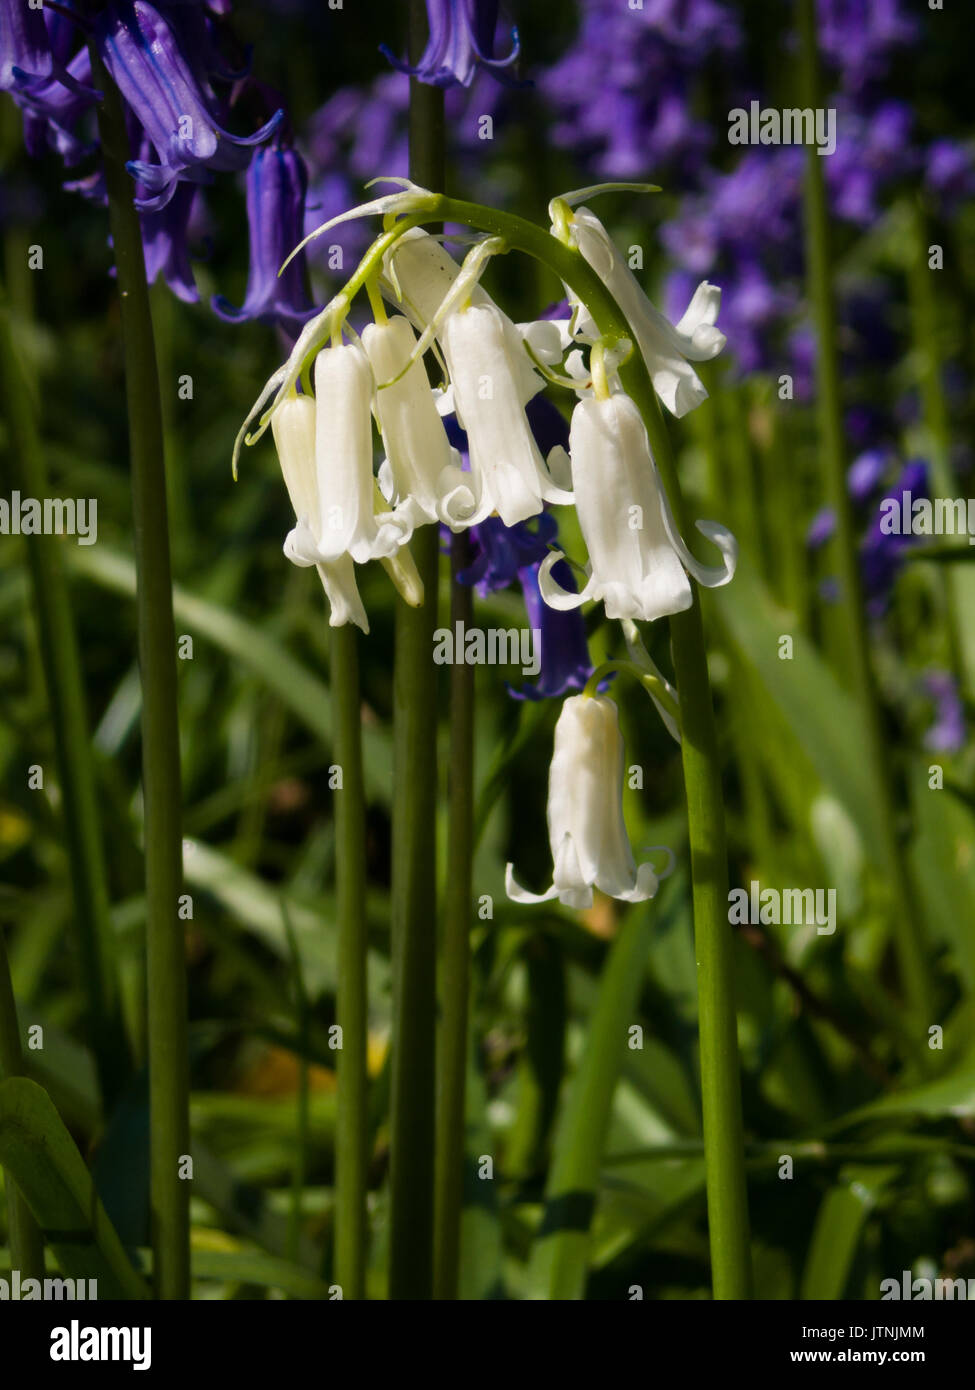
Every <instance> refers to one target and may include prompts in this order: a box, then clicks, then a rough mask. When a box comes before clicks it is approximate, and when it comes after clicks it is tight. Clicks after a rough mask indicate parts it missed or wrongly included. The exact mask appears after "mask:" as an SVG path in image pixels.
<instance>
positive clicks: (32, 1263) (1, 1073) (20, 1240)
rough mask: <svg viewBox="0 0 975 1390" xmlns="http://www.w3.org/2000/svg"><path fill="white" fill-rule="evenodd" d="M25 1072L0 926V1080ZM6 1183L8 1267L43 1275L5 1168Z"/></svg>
mask: <svg viewBox="0 0 975 1390" xmlns="http://www.w3.org/2000/svg"><path fill="white" fill-rule="evenodd" d="M25 1075H26V1071H25V1068H24V1053H23V1048H22V1047H21V1045H20V1029H19V1027H18V1024H17V1001H16V999H15V998H14V988H13V983H12V982H11V979H10V963H9V961H8V960H7V942H6V940H5V938H4V935H3V931H2V929H0V1081H5V1080H6V1079H7V1077H9V1076H25ZM6 1185H7V1216H8V1221H9V1228H10V1229H9V1245H10V1268H11V1269H19V1270H20V1274H21V1278H22V1279H43V1278H44V1242H43V1240H42V1239H41V1233H40V1230H39V1229H38V1225H37V1222H36V1221H35V1220H34V1217H33V1216H32V1215H31V1210H30V1207H29V1206H28V1205H27V1203H26V1201H25V1200H24V1198H23V1196H22V1194H21V1191H20V1188H19V1187H18V1186H17V1184H16V1183H15V1182H14V1180H13V1178H12V1176H11V1175H10V1173H9V1172H8V1173H7V1183H6Z"/></svg>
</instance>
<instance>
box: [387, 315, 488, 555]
mask: <svg viewBox="0 0 975 1390" xmlns="http://www.w3.org/2000/svg"><path fill="white" fill-rule="evenodd" d="M362 346H363V347H364V348H365V350H366V356H367V357H368V358H369V363H370V365H371V367H372V370H373V373H374V375H375V378H376V381H377V383H378V384H379V387H380V389H379V390H378V391H377V393H376V413H377V415H378V417H379V428H380V432H381V434H382V438H383V444H384V445H385V448H386V460H385V464H384V465H383V467H382V468H380V475H379V477H380V484H381V485H384V490H385V493H386V496H387V497H388V499H389V501H390V502H392V503H393V504H395V506H396V510H397V515H398V516H403V517H405V518H407V519H408V520H409V522H410V524H411V527H412V526H422V525H423V524H424V523H425V522H432V521H441V522H443V523H444V524H445V525H447V526H450V527H451V528H452V529H454V530H457V529H460V528H462V527H464V526H466V525H468V524H469V518H470V517H471V516H472V515H473V514H474V511H475V509H476V508H475V496H474V493H473V491H472V489H471V478H470V475H469V474H465V473H464V472H463V471H462V469H461V466H460V455H459V454H458V452H457V450H456V449H453V448H451V445H450V441H449V440H448V438H447V432H446V430H445V429H444V426H443V421H442V420H441V418H440V414H439V412H438V410H437V404H436V400H435V398H434V395H433V392H432V391H431V390H430V383H429V381H428V380H427V374H426V370H425V369H424V366H423V362H422V360H420V359H416V360H414V361H413V362H412V363H410V358H411V356H412V355H413V352H414V349H415V348H416V334H415V333H414V332H413V329H412V328H411V327H410V325H409V323H408V322H407V320H406V319H405V318H403V316H402V315H400V314H397V315H396V316H395V318H392V319H389V320H388V321H387V322H385V323H370V324H367V325H366V327H365V328H364V329H363V330H362ZM407 363H410V365H409V366H407ZM404 368H405V370H404ZM384 383H389V384H388V385H384Z"/></svg>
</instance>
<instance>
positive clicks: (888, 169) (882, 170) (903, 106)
mask: <svg viewBox="0 0 975 1390" xmlns="http://www.w3.org/2000/svg"><path fill="white" fill-rule="evenodd" d="M913 123H914V113H913V111H912V110H911V108H910V107H909V106H908V105H907V103H906V102H903V101H894V100H889V101H883V102H881V103H880V104H879V105H878V106H877V107H876V108H875V109H874V110H872V111H869V112H863V111H858V110H856V109H855V108H854V107H853V106H852V105H851V104H850V103H849V102H847V103H841V102H840V103H837V127H836V129H837V136H836V150H835V151H834V153H833V156H832V158H830V159H827V160H825V161H824V162H825V165H826V170H825V173H826V183H827V187H828V189H829V194H830V201H831V203H832V206H833V209H834V211H835V212H836V213H837V215H838V216H839V217H842V218H843V219H844V221H847V222H853V223H855V224H856V225H857V226H862V227H865V226H868V225H869V224H870V223H871V222H873V221H874V220H875V219H876V216H877V204H878V200H879V197H880V195H881V193H882V192H883V191H884V190H885V189H886V188H887V187H888V185H889V184H891V183H892V182H893V181H894V180H895V179H899V178H903V177H905V176H907V175H908V174H912V173H914V171H915V168H916V164H917V160H916V156H915V154H914V152H913V151H912V150H911V145H910V141H911V131H912V126H913Z"/></svg>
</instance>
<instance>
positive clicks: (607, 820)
mask: <svg viewBox="0 0 975 1390" xmlns="http://www.w3.org/2000/svg"><path fill="white" fill-rule="evenodd" d="M623 774H624V747H623V735H622V733H621V732H620V722H619V711H618V710H617V707H616V702H615V700H611V699H609V698H607V697H606V696H604V695H594V696H592V697H589V696H586V695H571V696H569V698H568V699H567V700H566V701H565V702H564V703H563V705H562V710H561V713H560V714H559V719H558V723H557V724H556V726H555V747H554V750H553V753H552V765H551V768H550V770H549V779H548V835H549V842H550V844H551V847H552V859H553V864H554V870H553V874H552V886H551V888H549V889H548V891H547V892H545V893H529V892H528V891H527V890H526V889H524V888H521V887H520V886H519V885H518V884H517V883H516V882H515V878H514V866H513V865H511V864H509V865H508V866H507V869H506V871H505V889H506V891H507V894H508V897H509V898H512V899H513V900H514V901H515V902H519V903H543V902H548V901H549V900H550V899H551V898H558V900H559V902H561V903H563V904H564V905H565V906H566V907H575V908H584V907H591V906H592V890H593V888H594V887H596V888H599V889H600V890H601V891H602V892H603V893H607V894H608V895H609V896H610V897H611V898H622V899H623V900H624V901H626V902H643V901H644V900H645V899H646V898H652V897H653V896H654V894H655V893H656V891H657V887H658V884H659V882H660V880H661V879H662V878H666V877H667V875H668V874H669V873H670V872H671V870H672V868H673V855H672V854H671V852H670V850H669V849H668V850H665V851H664V852H665V853H666V855H667V863H666V865H665V867H664V869H663V870H662V872H659V873H658V872H657V871H656V870H655V869H654V867H653V865H652V864H650V863H645V864H641V865H640V866H639V868H638V867H637V865H636V862H635V860H634V858H633V852H632V850H631V849H630V841H629V838H628V836H627V833H626V824H625V822H624V820H623ZM654 848H662V847H661V846H655V847H654Z"/></svg>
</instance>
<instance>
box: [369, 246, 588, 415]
mask: <svg viewBox="0 0 975 1390" xmlns="http://www.w3.org/2000/svg"><path fill="white" fill-rule="evenodd" d="M480 268H481V267H480V266H479V267H478V268H477V270H476V271H475V274H474V276H472V277H471V278H470V294H469V299H470V303H471V304H473V305H477V306H478V307H490V308H492V309H494V311H495V312H496V313H497V315H498V317H499V319H500V322H501V326H502V330H503V335H504V341H505V346H506V348H507V352H508V359H509V362H510V364H511V368H512V371H513V373H514V375H515V379H516V382H517V388H518V399H519V402H520V404H521V405H527V403H528V402H529V401H530V400H531V399H532V397H533V396H536V395H537V394H538V392H539V391H541V390H542V388H543V387H544V385H545V381H544V378H543V377H541V376H540V375H539V373H538V372H537V371H536V370H535V368H534V367H533V366H532V364H531V359H530V358H529V356H528V353H527V351H526V350H525V344H526V342H527V343H528V344H529V345H530V347H531V349H532V351H533V352H534V353H535V355H536V357H538V358H539V360H540V361H542V362H546V363H548V362H557V361H559V360H560V358H561V356H562V348H561V344H560V341H559V325H558V324H557V323H553V322H549V321H547V320H539V321H538V322H533V323H519V324H516V323H514V322H513V320H512V319H510V318H509V317H508V315H507V314H506V313H505V312H504V311H503V310H502V309H500V308H499V307H498V305H497V304H496V303H495V302H494V300H493V299H492V298H491V296H490V295H489V294H488V292H487V290H485V289H484V288H483V287H482V286H481V285H480V284H478V283H477V279H476V275H478V274H479V273H480ZM463 274H464V272H463V270H462V268H461V266H459V265H458V264H457V262H456V261H455V260H454V258H453V256H451V255H450V253H449V252H448V251H446V250H445V249H444V247H443V245H442V244H441V242H440V241H439V240H438V238H437V237H435V236H431V235H430V233H429V232H425V231H424V230H423V229H422V228H421V227H413V228H411V229H410V231H408V232H405V233H404V234H403V236H402V237H401V238H400V239H399V241H397V242H396V245H395V246H394V247H393V248H392V250H391V251H389V252H387V254H386V256H385V258H384V261H383V276H384V283H385V287H386V288H387V290H388V292H389V293H390V295H391V296H392V297H394V298H395V299H396V300H397V302H399V303H400V304H401V305H402V308H403V310H404V312H405V313H406V314H407V315H408V316H409V318H410V320H411V321H412V323H413V324H414V325H415V326H416V327H417V328H420V329H423V328H426V326H427V325H428V324H430V323H432V322H433V321H434V320H435V319H436V317H437V314H438V311H439V310H440V308H441V306H442V305H443V303H444V300H445V299H447V297H448V295H449V294H450V293H451V291H452V290H454V289H456V288H457V281H458V279H459V277H461V276H462V275H463Z"/></svg>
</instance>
